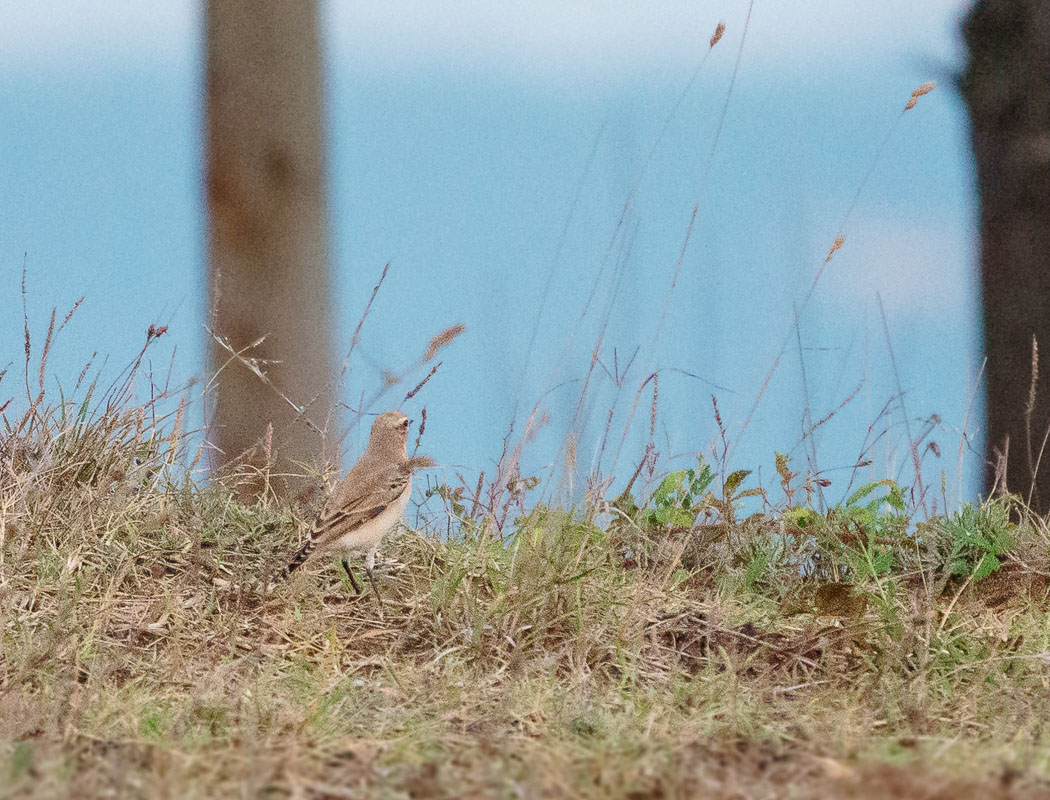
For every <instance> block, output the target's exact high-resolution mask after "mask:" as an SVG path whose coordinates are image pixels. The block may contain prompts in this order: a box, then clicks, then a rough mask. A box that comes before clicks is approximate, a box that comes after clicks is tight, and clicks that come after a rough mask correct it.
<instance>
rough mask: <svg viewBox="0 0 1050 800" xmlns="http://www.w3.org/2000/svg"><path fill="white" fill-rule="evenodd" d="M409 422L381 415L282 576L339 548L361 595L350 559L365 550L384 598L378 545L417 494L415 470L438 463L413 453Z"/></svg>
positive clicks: (397, 414)
mask: <svg viewBox="0 0 1050 800" xmlns="http://www.w3.org/2000/svg"><path fill="white" fill-rule="evenodd" d="M408 425H409V420H408V417H406V416H405V415H404V414H402V413H401V412H400V411H387V412H386V413H384V414H380V415H379V416H378V417H377V418H376V421H375V422H374V423H372V433H371V434H370V435H369V437H368V448H367V449H366V450H365V452H364V454H363V455H362V456H361V458H360V459H358V461H357V463H356V464H354V466H353V467H352V468H351V469H350V472H349V473H347V475H346V477H345V478H343V480H342V481H340V482H339V485H337V486H336V487H335V491H334V492H333V493H332V496H331V497H329V498H328V500H327V502H326V503H325V504H324V508H323V509H322V510H321V513H320V515H319V516H318V517H317V519H316V520H315V521H314V523H313V525H312V526H311V527H310V538H309V539H308V540H307V541H306V543H305V544H304V545H303V546H302V549H300V550H299V552H298V554H296V556H295V558H293V559H292V561H291V563H290V564H289V565H288V566H287V567H286V568H285V570H284V572H283V574H282V575H281V578H282V579H284V578H287V577H288V576H289V575H291V574H292V572H293V571H295V570H296V569H297V568H298V567H300V566H301V565H302V564H303V563H304V562H305V561H306V560H307V559H309V558H310V557H311V556H312V555H313V554H315V553H318V554H320V553H339V554H340V555H341V556H342V562H343V569H345V570H346V574H347V577H348V578H349V579H350V584H351V585H352V586H353V587H354V591H355V592H357V594H361V587H360V586H359V585H358V583H357V580H355V578H354V573H353V572H352V571H351V569H350V564H349V562H348V561H347V559H348V557H349V555H350V554H351V553H354V552H360V551H365V552H366V553H367V555H366V557H365V571H366V572H367V573H368V579H369V581H371V583H372V590H373V591H374V592H375V595H376V600H379V599H380V598H379V588H378V587H377V586H376V580H375V574H374V573H373V569H374V567H375V559H376V549H377V548H378V547H379V543H380V541H382V539H383V536H384V535H385V534H386V532H387V531H389V530H390V529H391V528H393V527H395V526H396V525H397V524H398V523H399V522H400V521H401V515H402V514H403V513H404V512H405V506H407V505H408V499H409V497H410V496H411V495H412V473H413V472H414V471H415V470H417V469H421V468H423V467H429V466H433V464H434V462H433V461H432V460H431V459H429V458H427V457H426V456H417V457H415V458H409V457H408V452H407V450H406V443H407V441H408Z"/></svg>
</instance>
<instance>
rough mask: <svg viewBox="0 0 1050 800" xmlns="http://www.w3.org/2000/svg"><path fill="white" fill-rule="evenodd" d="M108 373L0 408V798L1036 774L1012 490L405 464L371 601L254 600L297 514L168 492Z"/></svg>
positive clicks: (163, 452) (678, 786)
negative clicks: (463, 470) (425, 492)
mask: <svg viewBox="0 0 1050 800" xmlns="http://www.w3.org/2000/svg"><path fill="white" fill-rule="evenodd" d="M152 339H153V337H151V340H152ZM137 368H138V367H137V366H136V365H133V369H132V370H131V371H130V372H129V373H128V376H129V377H128V378H127V380H122V381H121V382H119V383H118V384H115V385H114V386H113V387H111V389H110V390H109V391H108V392H102V393H101V394H100V396H99V397H98V399H97V401H94V402H93V403H92V402H87V403H85V402H83V401H81V402H79V403H75V404H74V403H72V402H68V401H67V402H66V403H65V404H62V403H58V404H54V405H48V402H47V399H46V398H45V397H44V394H43V391H42V390H41V391H40V392H38V394H37V395H35V396H34V395H32V394H29V395H27V397H28V401H29V402H28V403H27V410H26V411H25V412H24V415H23V417H21V418H19V419H18V420H15V421H7V420H6V417H5V421H6V422H7V425H6V432H5V433H4V436H3V439H2V441H0V458H2V474H0V635H2V638H0V644H2V651H0V776H2V780H0V796H5V797H15V796H17V797H54V796H67V795H68V796H81V797H108V796H114V795H115V796H121V797H166V796H172V797H180V798H182V797H198V796H201V797H203V796H217V795H220V794H234V795H241V796H260V795H261V796H267V797H361V796H372V795H374V796H392V797H462V796H478V797H480V796H486V797H489V796H515V797H581V796H582V797H632V798H643V797H677V796H697V795H698V794H699V795H701V796H702V795H704V794H711V795H715V794H718V795H719V796H729V795H731V794H732V793H733V792H735V793H737V795H738V796H741V797H784V796H795V797H816V796H827V795H832V796H844V797H850V796H856V797H860V796H866V797H883V796H885V797H890V796H896V797H905V796H910V795H915V796H923V797H967V796H971V797H978V796H979V797H991V796H1002V797H1019V798H1020V797H1036V796H1047V795H1048V793H1050V777H1048V776H1050V763H1048V758H1047V753H1048V752H1050V750H1048V747H1047V745H1048V744H1050V742H1048V733H1047V731H1046V730H1045V709H1046V708H1047V706H1048V702H1050V617H1048V613H1047V612H1048V598H1047V591H1048V585H1050V584H1048V577H1047V576H1048V575H1050V554H1048V547H1047V542H1048V540H1050V535H1048V532H1047V530H1046V528H1045V527H1044V526H1043V525H1042V524H1041V523H1040V522H1039V521H1038V520H1033V519H1031V518H1029V517H1027V516H1026V515H1024V514H1023V511H1018V510H1017V507H1014V514H1015V518H1018V519H1020V523H1019V524H1014V523H1011V522H1010V521H1009V511H1010V509H1009V508H1008V507H1007V506H1006V505H1004V503H1001V502H999V503H991V504H985V505H984V506H981V507H969V508H968V509H967V510H964V512H963V513H961V514H957V515H955V516H954V517H951V518H934V519H931V520H925V521H922V522H921V523H918V524H916V523H915V522H914V521H912V520H909V519H907V518H906V516H905V514H904V511H903V504H901V503H897V500H899V497H900V494H899V490H897V488H896V487H894V486H892V485H891V484H888V483H886V484H872V485H869V486H867V487H862V490H861V491H860V492H858V493H857V495H856V496H855V497H854V498H851V499H850V500H849V501H848V502H846V503H844V504H840V505H839V506H837V507H835V508H833V509H832V510H831V511H828V512H826V513H818V512H817V511H814V510H813V509H811V508H809V507H808V506H806V505H805V504H804V503H802V504H799V503H796V502H795V498H796V497H801V496H802V495H803V494H805V495H807V496H808V495H810V492H809V491H808V490H807V489H806V486H805V483H806V481H807V480H808V479H807V478H806V477H805V476H799V475H796V474H794V473H792V472H791V470H790V468H789V466H788V463H787V461H786V459H782V463H781V461H778V466H782V467H783V469H782V470H781V480H782V483H783V487H782V488H783V489H784V494H785V499H784V501H782V502H781V503H780V504H779V505H778V504H776V503H774V502H773V501H771V500H770V499H769V498H768V497H766V496H765V495H764V493H758V492H755V491H754V490H749V489H747V488H745V481H746V478H747V476H746V475H743V474H742V473H739V472H738V473H733V474H730V475H728V476H726V477H725V478H724V479H717V478H715V477H712V481H715V482H714V483H710V482H709V483H710V487H711V488H708V486H707V485H706V484H705V485H704V486H703V487H701V486H700V484H699V483H695V482H696V481H697V480H700V478H702V477H703V474H702V473H703V471H702V470H701V469H700V467H699V466H698V470H697V471H694V472H693V475H692V476H689V475H687V474H686V473H685V471H683V472H682V473H673V474H672V475H671V476H669V477H668V479H667V480H665V482H664V484H662V485H661V488H660V489H658V490H657V492H656V494H655V495H653V496H652V497H648V498H639V500H636V499H635V498H633V497H631V496H630V495H628V494H626V493H624V494H621V495H620V496H619V497H618V498H617V500H616V501H615V502H613V503H609V502H607V501H605V500H603V499H600V498H595V499H593V501H592V505H591V506H590V507H588V508H579V509H576V510H574V511H569V510H558V509H551V508H546V507H544V506H541V505H536V504H534V503H532V502H531V501H530V496H531V494H532V493H533V492H534V491H535V492H537V493H542V492H543V487H542V486H539V487H537V485H536V482H535V481H529V480H527V479H521V478H518V479H512V480H507V479H506V477H504V478H501V479H499V480H498V481H497V482H496V487H495V488H491V487H481V486H479V487H478V489H477V490H476V492H475V493H476V494H477V497H475V498H472V497H469V496H467V495H468V493H467V492H465V491H463V489H462V487H461V488H460V489H457V490H453V489H452V488H450V487H448V486H439V487H434V491H432V492H431V494H430V497H429V498H427V499H425V500H424V501H422V506H421V507H420V508H418V509H417V511H416V514H415V516H414V517H413V519H414V521H415V522H416V523H417V524H418V525H419V530H418V531H408V532H402V533H400V534H397V535H394V536H392V537H390V538H389V539H388V541H387V545H386V547H385V563H383V564H381V571H382V572H383V574H384V578H383V580H384V603H383V605H382V607H381V608H380V607H378V606H377V604H376V602H375V600H374V598H373V597H372V596H371V595H366V596H364V597H362V598H357V599H355V598H354V596H353V595H352V593H351V592H350V591H349V590H348V587H347V586H346V585H345V583H344V582H343V579H342V578H341V575H340V572H339V571H338V570H336V569H315V570H313V571H312V572H309V573H307V574H305V575H300V576H297V577H296V579H295V580H293V581H292V582H290V583H289V584H287V585H284V586H282V587H280V588H279V589H278V590H277V591H276V592H275V593H274V594H271V595H264V594H260V593H258V592H257V591H255V590H254V589H253V588H252V587H253V586H256V585H258V584H259V583H261V582H263V581H265V580H266V578H267V577H268V576H269V575H270V574H272V573H273V572H274V571H275V570H277V569H278V568H279V567H280V566H281V565H282V564H283V563H284V560H285V559H286V557H287V555H288V553H290V552H291V551H293V550H294V548H295V546H296V544H297V539H298V536H299V535H300V530H301V524H300V521H301V519H302V518H303V517H305V516H306V515H307V514H308V513H309V509H297V508H293V507H290V506H287V505H284V504H281V503H279V502H277V501H275V500H273V499H272V498H268V499H265V500H263V501H261V502H259V503H257V504H255V505H250V506H246V505H243V504H242V503H240V502H239V501H238V500H237V499H236V498H235V492H234V491H233V490H232V488H231V487H230V486H228V485H225V484H223V483H213V484H211V485H208V486H203V485H197V484H195V483H194V482H193V480H191V479H190V478H189V477H187V472H186V462H187V454H186V453H185V452H183V450H184V448H185V447H186V443H187V441H188V439H187V438H186V434H185V433H184V432H182V431H181V429H180V428H181V425H182V417H183V413H182V407H181V406H179V407H178V410H176V411H175V412H174V413H171V414H168V415H163V414H161V413H160V412H159V410H158V409H157V406H158V405H160V404H161V400H163V398H162V397H161V396H160V395H158V396H156V397H155V398H154V399H153V400H152V401H151V402H149V403H147V404H146V405H144V406H135V405H133V404H132V403H130V401H129V399H128V398H129V397H130V389H129V387H130V385H131V384H130V383H129V381H131V380H132V377H133V376H134V374H135V369H137ZM84 394H85V395H86V396H87V398H88V399H89V400H91V398H92V397H93V396H94V394H95V392H94V390H93V389H88V390H86V391H85V392H84ZM190 455H192V453H191V454H190ZM189 460H190V461H191V462H192V460H193V459H189ZM701 466H702V465H701ZM698 476H699V477H698ZM700 482H701V483H702V482H703V481H702V480H701V481H700ZM499 492H503V493H504V495H505V496H501V495H499ZM895 492H896V494H895ZM745 496H751V497H753V498H754V497H758V496H761V499H762V501H763V506H764V511H763V512H761V513H760V514H757V515H754V516H752V517H749V518H747V519H745V520H740V519H738V518H737V516H736V515H737V511H738V510H739V503H740V501H741V499H742V498H744V497H745ZM872 498H875V499H874V500H873V499H872ZM639 501H640V502H639ZM499 515H501V516H503V517H505V518H506V520H507V521H506V523H505V524H503V528H502V529H503V532H504V533H503V535H497V530H498V528H497V527H496V525H495V524H494V519H495V517H496V516H499ZM987 557H991V558H993V559H994V561H995V563H994V564H993V563H992V562H990V561H987V560H986V558H987ZM985 573H987V574H985ZM236 587H243V588H240V589H238V588H236ZM949 775H951V776H954V777H951V778H948V777H945V776H949Z"/></svg>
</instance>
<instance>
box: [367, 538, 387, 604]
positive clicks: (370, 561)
mask: <svg viewBox="0 0 1050 800" xmlns="http://www.w3.org/2000/svg"><path fill="white" fill-rule="evenodd" d="M375 566H376V549H375V548H374V547H373V548H372V549H371V550H369V551H368V555H367V556H365V572H367V573H368V580H369V581H371V582H372V591H373V592H375V595H376V602H377V603H378V604H379V605H380V606H382V604H383V599H382V598H381V597H380V596H379V585H378V584H377V583H376V574H375Z"/></svg>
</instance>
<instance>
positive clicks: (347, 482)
mask: <svg viewBox="0 0 1050 800" xmlns="http://www.w3.org/2000/svg"><path fill="white" fill-rule="evenodd" d="M363 466H364V467H367V466H370V465H362V464H358V465H356V466H355V467H354V469H352V470H351V471H350V474H349V475H347V476H346V478H345V479H344V480H343V482H342V484H340V485H339V486H338V487H336V491H335V493H334V494H333V495H332V497H331V498H330V499H329V500H328V502H327V503H325V506H324V509H323V510H322V511H321V514H320V515H319V516H318V517H317V519H316V520H315V521H314V524H313V525H312V526H311V528H310V539H311V541H313V542H316V543H317V544H325V543H326V542H329V541H334V540H335V539H338V538H340V537H341V536H345V535H346V534H347V533H350V532H351V531H353V530H356V529H357V528H359V527H361V526H362V525H364V524H365V523H366V522H368V521H370V520H373V519H375V518H376V517H378V516H379V515H380V514H382V513H383V512H384V511H385V510H386V509H387V508H389V507H390V506H391V505H393V504H394V503H395V502H396V501H397V499H398V498H399V497H400V496H401V494H402V493H403V492H404V491H405V487H406V486H407V485H408V482H409V480H410V479H411V477H412V474H411V471H410V470H407V469H405V468H404V467H403V466H402V465H401V464H391V465H389V466H388V467H385V468H383V469H380V470H378V471H376V470H373V469H367V471H366V470H365V469H361V470H359V469H358V467H363ZM355 473H356V474H355Z"/></svg>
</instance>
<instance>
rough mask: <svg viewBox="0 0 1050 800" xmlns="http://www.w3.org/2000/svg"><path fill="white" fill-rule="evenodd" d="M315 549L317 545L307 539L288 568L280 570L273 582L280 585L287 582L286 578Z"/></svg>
mask: <svg viewBox="0 0 1050 800" xmlns="http://www.w3.org/2000/svg"><path fill="white" fill-rule="evenodd" d="M315 547H317V543H316V542H315V541H314V540H313V539H312V538H311V539H307V540H306V543H305V544H304V545H303V546H302V547H301V548H299V552H298V553H296V554H295V558H293V559H292V560H291V562H289V564H288V566H287V567H285V568H284V569H283V570H281V572H280V573H279V574H278V575H277V576H276V577H275V582H277V583H280V582H281V581H284V580H287V579H288V576H289V575H291V574H292V573H293V572H295V571H296V570H297V569H299V567H301V566H302V565H303V563H304V562H305V561H306V559H308V558H309V557H310V553H312V552H313V550H314V548H315Z"/></svg>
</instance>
